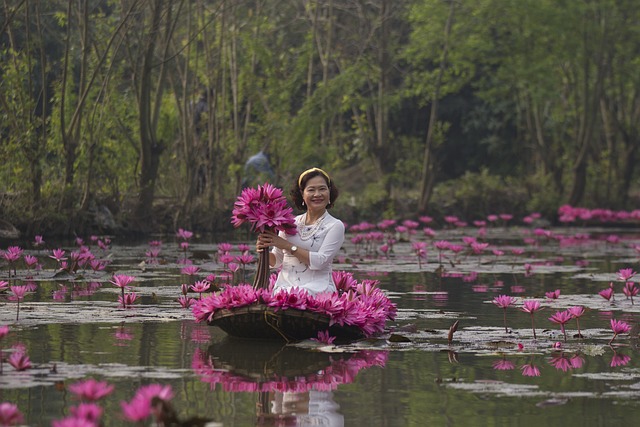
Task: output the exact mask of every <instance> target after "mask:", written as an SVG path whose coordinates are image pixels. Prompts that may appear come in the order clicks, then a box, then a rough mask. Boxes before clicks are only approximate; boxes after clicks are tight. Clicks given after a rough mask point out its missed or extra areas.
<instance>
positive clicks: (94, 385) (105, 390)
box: [69, 378, 115, 402]
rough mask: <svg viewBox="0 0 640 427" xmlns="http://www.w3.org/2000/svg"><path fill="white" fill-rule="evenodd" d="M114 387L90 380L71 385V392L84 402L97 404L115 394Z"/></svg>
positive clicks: (103, 382) (104, 382)
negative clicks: (112, 393) (98, 401)
mask: <svg viewBox="0 0 640 427" xmlns="http://www.w3.org/2000/svg"><path fill="white" fill-rule="evenodd" d="M114 388H115V386H114V385H112V384H109V383H107V382H106V381H96V380H95V379H93V378H89V379H86V380H83V381H79V382H77V383H73V384H70V385H69V391H70V392H71V393H73V394H75V395H76V396H78V398H80V399H82V400H87V401H89V402H95V401H97V400H100V399H102V398H103V397H105V396H108V395H109V394H111V392H113V389H114Z"/></svg>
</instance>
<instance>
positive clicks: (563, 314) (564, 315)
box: [549, 310, 571, 342]
mask: <svg viewBox="0 0 640 427" xmlns="http://www.w3.org/2000/svg"><path fill="white" fill-rule="evenodd" d="M549 320H551V321H552V322H553V323H557V324H559V325H560V330H561V331H562V334H563V335H564V341H565V342H566V341H567V332H566V331H565V329H564V325H565V324H566V323H567V322H568V321H569V320H571V313H569V312H568V311H566V310H565V311H557V312H556V314H554V315H553V316H551V317H550V318H549Z"/></svg>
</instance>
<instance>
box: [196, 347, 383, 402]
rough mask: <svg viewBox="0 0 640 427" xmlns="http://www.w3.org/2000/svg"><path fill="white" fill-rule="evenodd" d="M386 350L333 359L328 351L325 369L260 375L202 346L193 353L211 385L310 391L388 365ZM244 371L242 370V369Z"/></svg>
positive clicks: (202, 376) (334, 385) (236, 389)
mask: <svg viewBox="0 0 640 427" xmlns="http://www.w3.org/2000/svg"><path fill="white" fill-rule="evenodd" d="M387 358H388V353H387V352H386V351H361V352H358V353H355V354H353V355H351V356H350V357H348V358H345V359H333V358H332V357H331V356H329V355H327V359H326V361H327V362H326V365H325V366H324V368H322V369H317V368H316V367H314V368H313V369H309V370H308V371H306V372H302V371H301V372H297V373H295V374H291V375H277V374H272V375H269V376H267V377H265V378H261V379H257V378H256V377H257V376H256V375H251V373H250V372H247V371H246V369H239V370H238V372H234V370H233V369H229V366H228V365H225V364H224V363H223V362H220V361H218V359H217V358H216V359H215V360H214V357H213V356H212V355H210V354H208V353H206V352H204V351H202V350H200V349H198V350H196V352H195V353H194V355H193V359H192V363H191V366H192V368H193V370H194V372H195V373H196V375H198V376H199V377H200V380H201V381H203V382H206V383H210V384H211V385H212V386H213V385H215V384H221V385H222V388H223V390H224V391H227V392H266V391H280V392H297V393H299V392H307V391H310V390H316V391H332V390H336V389H337V388H338V386H339V385H341V384H348V383H352V382H353V381H354V380H355V377H356V375H357V374H358V373H359V372H360V371H361V370H363V369H366V368H370V367H374V366H379V367H383V366H385V365H386V362H387ZM239 372H242V373H239Z"/></svg>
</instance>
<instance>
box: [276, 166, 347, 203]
mask: <svg viewBox="0 0 640 427" xmlns="http://www.w3.org/2000/svg"><path fill="white" fill-rule="evenodd" d="M316 176H321V177H322V178H324V180H325V181H326V183H327V187H329V204H328V205H327V209H331V208H332V207H333V204H334V203H335V201H336V199H337V198H338V195H339V194H340V191H339V190H338V187H337V186H336V185H335V184H334V182H333V180H332V179H331V178H330V177H329V175H328V174H327V173H326V172H325V171H323V170H322V169H318V168H312V169H309V170H306V171H304V172H302V173H301V174H300V177H299V178H298V179H297V180H296V182H295V183H294V184H293V186H292V187H291V191H290V192H289V194H290V195H291V199H292V200H293V203H294V204H295V205H296V207H297V208H298V209H300V210H303V211H306V210H307V207H306V206H305V204H304V199H303V198H302V192H303V191H304V189H305V187H306V186H307V182H309V180H310V179H311V178H315V177H316Z"/></svg>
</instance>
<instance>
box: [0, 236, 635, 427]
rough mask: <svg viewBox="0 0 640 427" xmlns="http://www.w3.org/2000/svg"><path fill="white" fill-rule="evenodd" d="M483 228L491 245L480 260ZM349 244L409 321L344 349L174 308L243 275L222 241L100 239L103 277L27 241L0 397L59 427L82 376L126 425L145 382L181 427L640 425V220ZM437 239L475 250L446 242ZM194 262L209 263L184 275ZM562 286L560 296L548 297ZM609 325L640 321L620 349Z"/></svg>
mask: <svg viewBox="0 0 640 427" xmlns="http://www.w3.org/2000/svg"><path fill="white" fill-rule="evenodd" d="M483 233H484V232H483ZM471 236H473V237H476V238H477V241H482V242H487V243H489V246H488V247H486V248H483V249H480V250H478V248H476V252H475V253H474V251H473V250H471V249H470V248H471V245H470V242H469V241H468V238H469V237H471ZM351 237H355V234H353V233H352V234H350V235H349V236H348V239H347V240H348V242H347V243H345V247H344V253H343V254H342V255H341V256H340V257H339V260H338V263H337V264H336V265H335V267H334V268H335V269H336V270H347V271H351V272H353V273H354V275H355V276H356V277H357V278H358V279H360V280H361V279H375V280H379V281H380V285H379V287H380V288H382V289H384V290H385V291H386V292H387V293H388V295H389V296H390V297H391V298H392V300H393V301H394V302H395V303H396V304H397V307H398V316H397V318H396V320H395V321H393V322H389V324H388V328H389V331H388V332H387V333H386V334H385V335H383V336H381V337H377V338H375V339H369V340H362V341H359V342H355V343H352V344H349V345H341V346H333V345H325V344H321V343H319V342H315V341H308V342H303V343H296V344H288V345H286V344H284V343H273V342H268V341H265V342H249V343H248V342H246V341H242V340H237V339H232V338H229V337H228V336H226V334H225V333H224V332H222V331H221V330H219V329H218V328H215V327H210V326H208V325H206V324H203V323H196V322H194V320H193V316H192V315H191V312H190V310H189V309H185V308H182V307H181V306H180V304H178V302H177V298H178V297H179V296H180V295H181V290H180V284H182V283H193V282H194V281H195V280H202V279H204V278H205V277H206V276H207V275H209V274H215V275H216V277H217V279H216V281H218V282H219V281H220V280H221V278H224V275H225V274H227V272H228V270H229V267H228V265H226V264H225V263H224V262H222V261H221V259H220V257H219V255H218V253H219V247H220V242H214V241H205V239H200V240H197V239H193V241H191V242H189V246H188V248H187V249H186V250H185V248H184V247H182V248H181V246H180V243H181V242H180V241H179V239H178V241H177V239H176V238H174V237H171V238H166V239H165V241H163V242H162V245H161V246H155V248H156V249H158V250H159V252H158V254H153V253H152V254H150V253H149V251H150V248H152V247H153V246H150V245H149V243H148V242H144V243H138V244H126V245H125V244H122V243H119V242H117V241H114V242H112V243H111V245H110V246H109V247H107V248H104V249H99V248H98V247H95V246H92V247H90V250H91V251H92V253H94V254H95V255H96V257H97V258H98V259H102V260H105V261H108V264H107V265H106V268H105V269H104V270H100V269H99V268H98V269H96V271H94V270H93V269H91V268H89V267H85V268H80V269H78V270H77V271H76V272H75V273H73V274H67V273H60V272H59V271H58V265H57V264H56V261H54V260H53V259H51V258H50V255H51V249H54V248H57V247H61V248H64V249H65V250H66V252H67V254H69V253H70V252H71V251H75V250H77V247H76V246H75V245H74V244H70V245H66V246H65V245H60V246H57V245H56V246H54V245H50V244H48V246H49V249H40V250H36V249H25V254H32V255H34V256H35V257H36V258H37V259H38V260H39V263H40V264H41V265H42V269H41V270H33V271H30V270H28V269H27V268H26V266H25V265H24V264H23V263H21V262H18V263H16V265H15V269H16V271H15V275H14V271H13V267H14V266H12V265H8V264H6V265H5V266H4V268H3V269H2V270H1V271H0V280H4V281H6V282H8V284H9V285H24V284H29V283H32V284H34V285H35V286H32V288H33V290H32V291H31V292H28V293H27V294H26V295H25V297H24V298H23V299H22V300H21V301H20V311H19V320H17V321H16V315H17V314H18V313H17V308H18V303H17V301H15V298H14V295H13V294H12V292H11V291H10V290H4V291H0V326H2V325H9V333H8V335H7V336H5V337H4V338H2V339H0V346H1V347H2V348H3V351H4V359H5V363H4V364H3V372H2V375H0V402H11V403H14V404H16V405H17V407H18V409H19V410H20V412H21V413H22V414H23V416H24V422H23V424H24V425H28V426H48V425H51V424H52V422H53V421H54V420H60V419H63V418H65V417H67V416H69V415H70V414H71V411H72V408H73V407H74V406H77V405H78V403H79V401H78V400H77V398H76V396H75V395H74V394H73V393H72V392H70V390H69V386H70V385H71V384H74V383H77V382H79V381H81V380H84V379H87V378H95V379H98V380H100V381H106V382H107V383H109V384H113V385H114V386H115V388H114V390H113V392H112V393H111V394H109V395H108V396H107V397H105V398H103V399H101V400H100V402H99V403H100V405H101V407H102V408H103V409H104V413H103V415H102V422H103V425H104V426H118V425H127V424H128V423H127V422H126V421H125V420H124V419H123V417H122V409H121V402H123V401H124V402H129V401H131V399H132V398H133V396H134V394H135V393H136V390H138V388H139V387H140V386H142V385H145V384H162V385H169V386H171V390H172V392H173V397H172V399H171V400H170V402H171V405H172V407H173V409H174V410H175V412H176V414H177V417H178V418H179V419H180V420H182V421H186V420H187V419H190V418H192V421H194V422H193V423H191V424H189V423H186V422H184V423H183V424H182V425H205V421H202V420H206V422H207V424H206V425H211V426H218V425H220V426H248V425H331V426H341V425H345V426H365V425H367V426H368V425H371V426H410V425H416V426H418V425H419V426H422V425H482V426H484V425H519V426H529V425H531V426H534V425H535V426H539V425H540V424H541V423H546V424H553V425H559V424H561V423H567V424H569V425H573V424H575V420H576V419H580V420H581V424H582V425H594V426H595V425H623V424H627V425H633V424H635V422H637V419H638V417H639V416H640V400H639V399H638V398H639V397H640V355H639V354H638V313H639V311H640V308H639V306H638V304H640V302H638V304H636V303H635V301H634V303H633V304H632V302H631V300H630V299H628V298H627V297H626V296H625V295H623V293H622V288H623V286H624V285H623V282H622V281H620V280H618V277H617V276H618V274H617V273H618V272H619V271H620V270H621V269H627V268H631V269H633V270H634V271H638V258H639V257H640V253H639V251H638V249H637V247H638V245H640V234H639V233H638V230H635V229H628V228H620V229H613V228H608V229H605V228H601V229H598V228H562V229H548V228H547V229H546V230H545V231H544V232H543V231H540V229H539V230H538V231H534V229H533V228H531V229H528V228H518V227H510V228H506V227H494V228H489V229H487V230H486V234H481V235H478V229H475V228H456V229H447V230H437V231H436V236H434V237H431V238H428V237H427V236H425V235H423V234H422V233H421V232H417V233H415V234H407V235H402V234H399V235H398V234H397V235H395V236H394V237H395V238H396V239H397V243H395V244H394V245H393V247H392V249H391V250H389V251H388V252H386V253H385V252H382V251H380V250H378V246H379V245H380V244H381V243H382V242H379V241H377V242H375V241H372V242H368V243H367V242H366V239H365V240H364V243H363V240H359V239H354V241H355V242H358V243H357V244H356V243H354V241H349V240H350V238H351ZM438 241H447V242H450V243H455V244H458V245H460V246H463V247H464V250H461V251H459V253H455V251H453V250H451V249H441V250H439V249H437V248H436V246H435V243H436V242H438ZM415 242H425V243H426V244H427V256H426V258H418V257H417V256H416V254H415V252H414V251H415V246H414V243H415ZM225 243H227V242H225ZM240 243H247V242H237V241H234V242H231V244H232V246H233V249H232V251H231V253H232V254H235V255H239V254H240V249H238V244H240ZM24 247H25V248H27V247H29V248H31V245H24ZM0 249H3V250H5V249H7V246H5V247H2V248H0ZM150 255H155V256H150ZM185 260H186V261H185ZM189 264H191V265H194V266H197V267H198V268H199V270H198V272H197V273H195V274H191V275H188V274H185V273H184V271H183V268H184V267H185V265H189ZM116 273H117V274H127V275H131V276H135V278H136V280H135V281H134V282H133V283H132V284H131V286H132V289H133V290H134V291H135V292H136V294H137V295H138V300H137V301H136V302H135V303H134V304H133V305H132V306H131V307H129V308H126V309H124V308H122V306H121V305H120V304H119V303H118V296H120V295H121V293H120V289H119V288H117V287H116V286H114V285H113V284H111V283H109V280H111V279H112V275H113V274H116ZM251 275H252V265H249V266H248V267H247V269H246V272H244V273H243V269H242V268H240V269H239V270H238V271H237V272H236V273H235V275H234V276H233V278H232V279H226V280H232V281H234V282H235V283H238V282H240V281H242V280H243V278H244V279H245V280H247V281H249V279H250V277H251ZM637 279H638V278H637V277H634V278H632V279H630V281H634V280H637ZM610 283H613V286H614V289H615V296H614V298H613V299H612V300H611V301H607V300H605V299H604V298H603V297H601V296H600V295H599V294H598V292H599V291H601V290H603V289H606V288H608V287H609V284H610ZM556 289H559V290H560V296H559V297H558V298H557V299H550V298H547V297H545V293H546V292H550V291H555V290H556ZM499 295H509V296H513V297H514V298H516V302H515V304H514V305H513V306H509V307H508V308H507V309H506V311H505V310H503V309H501V308H499V307H497V306H496V305H494V304H492V300H493V299H494V298H495V297H497V296H499ZM193 296H194V297H197V294H194V295H193ZM525 298H536V299H537V300H539V301H540V302H541V304H542V306H543V307H544V309H543V310H542V311H540V312H537V313H535V314H534V320H535V328H536V339H534V337H533V332H532V325H531V317H530V316H529V314H527V313H524V312H523V311H521V310H520V309H519V308H520V307H521V306H522V301H523V299H525ZM571 306H583V307H585V308H586V312H585V314H584V315H583V316H581V317H580V318H579V322H580V333H581V335H582V338H580V337H579V336H578V335H577V334H578V331H577V322H576V320H575V319H571V320H570V321H569V322H567V323H566V325H565V328H566V332H567V339H566V341H565V340H564V336H563V334H562V332H561V330H560V328H559V326H558V325H557V324H555V323H552V322H550V321H549V320H548V318H549V317H550V316H552V315H553V314H554V313H556V312H557V311H563V310H565V309H566V308H568V307H571ZM612 318H614V319H617V320H621V321H624V322H626V323H628V324H629V325H631V327H632V329H631V331H629V333H623V334H620V335H619V336H618V337H616V338H615V340H614V341H613V342H612V345H609V341H610V340H611V338H612V336H613V333H612V330H611V328H610V320H611V319H612ZM505 319H506V329H507V331H506V332H505ZM456 321H457V322H458V324H457V329H456V330H455V331H453V332H450V331H451V328H452V326H453V325H454V323H455V322H456ZM449 338H451V339H449ZM556 343H557V344H556ZM18 351H24V352H26V354H27V355H28V356H29V358H30V360H31V363H32V367H31V369H27V370H24V371H17V370H15V369H14V368H13V367H12V366H10V365H9V364H8V363H7V361H6V360H7V359H8V357H9V355H10V354H13V353H15V352H18ZM196 417H197V418H198V419H199V420H198V421H201V422H199V424H198V423H197V422H195V421H196V420H195V419H194V418H196ZM145 425H150V424H149V423H147V424H145Z"/></svg>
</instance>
